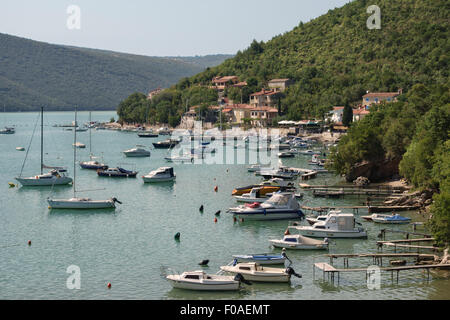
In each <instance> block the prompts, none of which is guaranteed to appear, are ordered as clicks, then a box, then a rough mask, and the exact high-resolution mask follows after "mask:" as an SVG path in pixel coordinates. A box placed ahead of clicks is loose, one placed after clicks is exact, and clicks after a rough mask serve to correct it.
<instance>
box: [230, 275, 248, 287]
mask: <svg viewBox="0 0 450 320" xmlns="http://www.w3.org/2000/svg"><path fill="white" fill-rule="evenodd" d="M234 281H239V282H242V283H245V284H247V285H249V286H251V285H252V283H251V282H250V281H247V280H245V279H244V276H243V275H242V274H240V273H238V274H237V275H235V276H234Z"/></svg>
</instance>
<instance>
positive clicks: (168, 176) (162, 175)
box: [142, 167, 176, 183]
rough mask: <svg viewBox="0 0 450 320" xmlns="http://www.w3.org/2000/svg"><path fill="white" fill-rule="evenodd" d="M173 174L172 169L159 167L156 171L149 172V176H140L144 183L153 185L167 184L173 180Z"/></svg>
mask: <svg viewBox="0 0 450 320" xmlns="http://www.w3.org/2000/svg"><path fill="white" fill-rule="evenodd" d="M175 177H176V175H175V173H174V172H173V168H172V167H161V168H158V169H157V170H153V171H151V172H150V173H149V174H147V175H145V176H142V179H143V180H144V182H147V183H154V182H169V181H174V180H175Z"/></svg>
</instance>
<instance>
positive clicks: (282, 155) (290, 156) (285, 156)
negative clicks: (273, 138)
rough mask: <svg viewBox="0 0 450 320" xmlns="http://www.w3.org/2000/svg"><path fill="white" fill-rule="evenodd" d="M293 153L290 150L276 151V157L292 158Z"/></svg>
mask: <svg viewBox="0 0 450 320" xmlns="http://www.w3.org/2000/svg"><path fill="white" fill-rule="evenodd" d="M294 157H295V154H294V153H293V152H291V151H284V152H280V153H278V158H294Z"/></svg>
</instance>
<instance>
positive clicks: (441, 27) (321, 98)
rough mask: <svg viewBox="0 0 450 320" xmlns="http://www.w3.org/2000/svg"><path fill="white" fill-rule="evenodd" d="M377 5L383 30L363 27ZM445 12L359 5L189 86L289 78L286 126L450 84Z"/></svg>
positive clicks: (446, 6)
mask: <svg viewBox="0 0 450 320" xmlns="http://www.w3.org/2000/svg"><path fill="white" fill-rule="evenodd" d="M374 4H375V5H378V6H379V7H380V8H381V29H380V30H377V29H373V30H368V28H367V27H366V22H367V19H368V18H369V16H370V14H367V13H366V10H367V7H368V6H370V5H374ZM449 12H450V3H449V2H448V1H445V0H407V1H405V0H402V1H391V0H375V1H372V0H370V1H366V0H356V1H353V2H351V3H349V4H347V5H345V6H343V7H341V8H337V9H334V10H330V11H329V12H328V13H327V14H325V15H323V16H320V17H318V18H316V19H314V20H312V21H310V22H308V23H304V24H303V23H300V24H299V25H298V26H296V27H295V28H294V29H293V30H292V31H290V32H287V33H285V34H283V35H278V36H276V37H274V38H273V39H272V40H270V41H268V42H267V43H262V42H257V41H254V42H253V43H252V44H251V45H250V47H249V48H248V49H247V50H245V51H243V52H238V53H237V55H236V56H235V57H234V58H233V59H229V60H227V61H225V62H224V63H223V64H221V65H219V66H217V67H215V68H211V69H210V70H208V71H205V72H202V73H200V74H198V75H196V76H194V77H192V78H191V82H192V83H208V82H209V81H210V80H211V79H212V78H213V77H214V76H217V75H237V76H239V77H240V78H241V80H246V81H247V82H248V81H249V80H251V79H253V81H255V80H256V81H257V83H258V87H259V88H260V87H262V86H265V85H266V83H267V81H268V80H270V79H273V78H291V79H293V80H295V82H296V84H295V85H294V86H293V87H291V88H290V89H289V91H288V92H287V93H286V98H285V99H284V101H283V105H284V108H285V110H284V111H286V112H287V114H288V118H290V119H293V120H298V119H301V118H308V117H314V116H317V117H321V116H322V115H323V113H324V112H325V111H327V110H329V108H330V107H331V106H333V105H343V104H344V103H345V102H346V101H349V102H355V103H356V102H359V101H360V98H361V96H362V94H364V93H365V92H366V91H367V90H370V91H397V89H398V88H403V89H404V90H403V91H404V92H406V91H407V90H409V89H410V88H411V87H412V86H413V85H414V84H416V83H423V84H425V85H428V84H435V83H445V82H447V81H448V52H449V47H450V46H449V40H448V39H449V30H448V25H449V24H448V22H449Z"/></svg>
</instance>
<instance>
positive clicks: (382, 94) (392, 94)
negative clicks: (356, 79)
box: [363, 92, 399, 98]
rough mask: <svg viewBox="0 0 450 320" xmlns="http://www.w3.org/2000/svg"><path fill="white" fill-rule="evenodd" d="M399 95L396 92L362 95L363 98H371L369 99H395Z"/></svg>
mask: <svg viewBox="0 0 450 320" xmlns="http://www.w3.org/2000/svg"><path fill="white" fill-rule="evenodd" d="M398 95H399V93H398V92H370V93H366V94H365V95H363V98H371V97H374V98H375V97H386V98H389V97H396V96H398Z"/></svg>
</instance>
